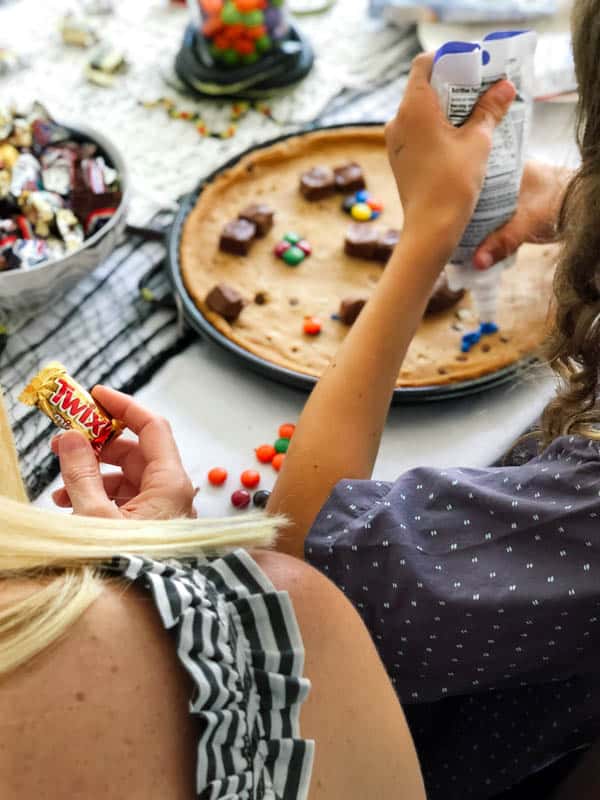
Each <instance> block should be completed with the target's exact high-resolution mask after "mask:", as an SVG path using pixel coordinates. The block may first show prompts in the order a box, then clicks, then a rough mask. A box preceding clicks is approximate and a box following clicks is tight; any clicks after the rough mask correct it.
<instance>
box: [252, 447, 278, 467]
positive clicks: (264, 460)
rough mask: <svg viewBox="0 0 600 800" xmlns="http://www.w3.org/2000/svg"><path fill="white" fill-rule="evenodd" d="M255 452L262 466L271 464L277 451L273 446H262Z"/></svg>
mask: <svg viewBox="0 0 600 800" xmlns="http://www.w3.org/2000/svg"><path fill="white" fill-rule="evenodd" d="M254 452H255V453H256V457H257V458H258V460H259V461H260V463H261V464H270V463H271V461H273V457H274V455H275V453H276V452H277V451H276V450H275V448H274V447H273V445H272V444H261V446H260V447H257V448H256V450H255V451H254Z"/></svg>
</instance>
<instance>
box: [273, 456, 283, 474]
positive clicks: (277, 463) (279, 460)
mask: <svg viewBox="0 0 600 800" xmlns="http://www.w3.org/2000/svg"><path fill="white" fill-rule="evenodd" d="M284 461H285V453H277V455H276V456H275V458H274V459H273V461H272V464H273V469H274V470H275V471H276V472H279V470H280V469H281V467H282V466H283V462H284Z"/></svg>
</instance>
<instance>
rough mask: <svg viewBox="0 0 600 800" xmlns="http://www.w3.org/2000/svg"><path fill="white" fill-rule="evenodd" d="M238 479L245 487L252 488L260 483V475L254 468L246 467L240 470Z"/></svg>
mask: <svg viewBox="0 0 600 800" xmlns="http://www.w3.org/2000/svg"><path fill="white" fill-rule="evenodd" d="M240 481H241V482H242V486H245V487H246V489H254V488H256V487H257V486H258V484H259V483H260V475H259V473H258V472H257V471H256V470H255V469H246V470H244V471H243V472H242V474H241V477H240Z"/></svg>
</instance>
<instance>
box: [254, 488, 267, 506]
mask: <svg viewBox="0 0 600 800" xmlns="http://www.w3.org/2000/svg"><path fill="white" fill-rule="evenodd" d="M270 496H271V492H269V491H267V490H266V489H260V490H259V491H258V492H255V493H254V497H253V498H252V502H253V503H254V505H255V507H256V508H265V506H266V505H267V503H268V502H269V497H270Z"/></svg>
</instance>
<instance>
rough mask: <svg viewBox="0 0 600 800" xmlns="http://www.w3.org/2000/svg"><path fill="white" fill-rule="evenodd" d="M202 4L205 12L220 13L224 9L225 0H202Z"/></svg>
mask: <svg viewBox="0 0 600 800" xmlns="http://www.w3.org/2000/svg"><path fill="white" fill-rule="evenodd" d="M200 5H201V6H202V11H204V13H205V14H220V13H221V11H222V10H223V0H201V2H200Z"/></svg>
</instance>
